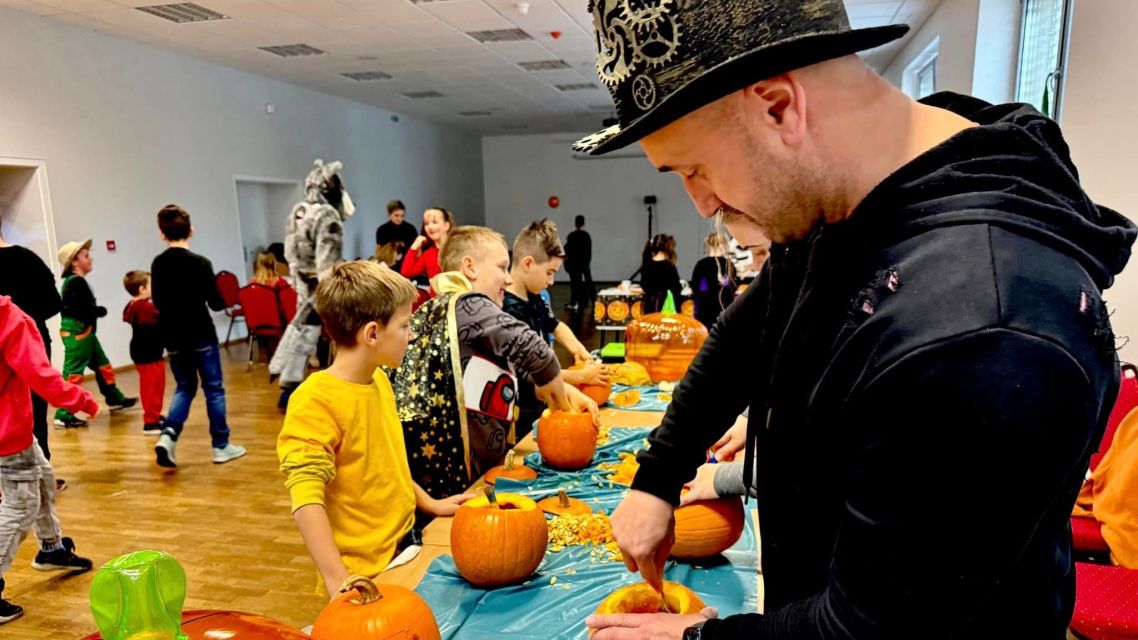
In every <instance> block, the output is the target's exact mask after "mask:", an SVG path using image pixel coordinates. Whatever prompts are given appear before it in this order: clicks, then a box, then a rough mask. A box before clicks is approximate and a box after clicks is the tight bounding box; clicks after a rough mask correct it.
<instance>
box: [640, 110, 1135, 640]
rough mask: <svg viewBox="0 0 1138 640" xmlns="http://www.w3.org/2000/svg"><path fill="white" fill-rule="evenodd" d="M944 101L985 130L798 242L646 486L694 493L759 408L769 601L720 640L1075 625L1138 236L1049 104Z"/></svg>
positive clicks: (736, 308) (709, 375)
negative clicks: (1081, 498)
mask: <svg viewBox="0 0 1138 640" xmlns="http://www.w3.org/2000/svg"><path fill="white" fill-rule="evenodd" d="M926 102H927V103H928V104H931V105H933V106H938V107H942V108H947V109H950V110H952V111H954V112H956V113H958V114H960V115H962V116H964V117H966V118H968V119H970V120H972V121H974V122H977V123H979V124H980V125H982V126H979V127H974V128H971V129H968V130H965V131H963V132H961V133H959V134H957V135H955V136H953V137H952V138H951V139H949V140H948V141H946V142H944V143H943V144H941V145H939V146H937V147H935V148H934V149H932V150H930V151H928V152H927V153H925V154H923V155H922V156H920V157H918V158H917V159H915V160H913V161H912V162H910V163H909V164H907V165H905V166H904V167H902V168H901V169H899V170H898V171H897V172H896V173H894V174H892V175H891V176H889V177H888V178H886V179H885V180H884V181H882V182H881V183H880V184H879V185H878V186H877V187H876V188H875V189H874V190H873V191H872V192H871V193H870V194H869V195H868V196H867V197H866V198H865V200H864V201H862V202H861V203H860V204H859V205H858V207H857V208H856V209H855V211H854V212H853V213H852V214H851V216H850V217H849V218H848V219H847V220H846V221H844V222H841V223H838V224H833V225H826V226H820V227H818V228H816V229H815V230H814V232H813V233H812V234H811V235H810V236H809V238H807V239H806V240H804V241H802V242H800V243H795V244H794V245H791V246H781V247H775V248H774V249H773V250H772V251H771V259H770V261H769V262H768V266H767V267H766V268H764V270H763V272H762V274H761V276H760V277H759V278H758V280H757V281H756V284H755V285H753V286H752V287H751V288H750V289H748V290H747V291H746V293H744V294H743V295H742V296H740V298H739V299H738V300H737V301H736V302H735V303H734V304H733V305H732V306H731V307H730V308H729V309H728V310H727V311H725V312H724V314H723V315H722V316H721V317H720V319H719V321H718V322H717V323H716V325H715V327H714V328H713V330H712V332H711V337H710V338H709V339H708V341H707V342H706V343H705V345H704V347H703V349H702V350H701V352H700V354H699V356H698V357H697V358H696V360H695V362H693V363H692V366H691V368H690V370H689V371H688V374H687V375H686V376H685V377H684V379H683V380H682V381H681V382H680V384H679V385H678V386H677V389H676V392H675V396H674V397H675V399H674V401H673V402H672V404H671V406H670V407H669V409H668V412H667V414H666V416H665V418H664V421H663V423H662V425H661V426H660V428H659V429H657V430H656V431H655V432H654V433H653V435H652V436H651V438H650V443H651V448H650V450H649V451H647V452H643V453H641V455H640V462H641V467H640V472H639V473H638V474H637V476H636V479H635V481H634V483H633V488H635V489H639V490H642V491H647V492H649V493H651V494H654V495H656V496H659V497H661V498H663V499H665V500H668V501H669V502H671V503H673V504H675V503H676V502H677V499H678V496H679V492H680V487H681V485H682V483H683V482H684V481H685V480H687V479H688V478H690V477H692V475H694V472H695V469H696V467H697V466H698V465H699V464H700V463H701V462H702V461H703V454H702V452H703V451H704V450H705V449H706V448H707V447H709V446H710V445H711V444H712V443H713V442H715V440H716V439H717V438H718V437H719V436H721V435H722V434H723V432H724V431H725V430H726V429H727V427H729V426H730V425H731V424H732V423H733V422H734V420H735V417H736V416H738V415H739V413H740V412H741V411H742V410H743V409H744V408H746V407H750V409H751V411H750V416H751V418H750V425H749V429H748V432H749V433H748V438H749V443H750V445H749V447H748V458H750V455H751V454H752V453H753V454H754V456H755V458H754V460H748V464H754V465H756V467H755V469H756V473H757V484H758V486H757V494H758V512H759V519H760V527H761V534H762V536H761V540H762V567H763V578H764V582H765V589H766V594H765V608H764V610H765V612H766V614H765V615H757V614H751V615H742V616H733V617H730V618H726V619H724V620H721V621H710V622H708V623H707V625H706V626H705V627H704V630H703V637H704V638H795V639H798V640H804V639H811V638H825V639H831V638H833V639H837V638H859V639H860V638H906V639H911V638H922V639H927V638H969V639H973V638H1031V639H1032V640H1042V639H1055V640H1060V639H1062V638H1063V637H1064V635H1065V629H1066V627H1067V623H1068V621H1069V620H1070V617H1071V613H1072V610H1073V607H1074V586H1075V583H1074V567H1073V564H1072V561H1071V555H1070V552H1071V549H1070V546H1071V545H1070V529H1069V523H1068V520H1069V516H1070V512H1071V507H1072V505H1073V504H1074V501H1075V496H1076V494H1077V493H1078V490H1079V485H1080V483H1081V481H1082V478H1083V475H1084V473H1085V471H1086V469H1087V464H1088V459H1089V456H1090V454H1091V452H1092V451H1093V450H1094V449H1095V448H1096V447H1097V445H1098V442H1099V439H1100V438H1101V435H1102V432H1103V428H1104V425H1105V422H1106V419H1107V415H1108V414H1109V413H1110V409H1111V405H1112V403H1113V401H1114V398H1115V395H1116V393H1117V389H1118V361H1117V357H1116V355H1115V351H1114V336H1113V334H1112V333H1111V329H1110V322H1109V319H1108V316H1107V313H1106V310H1105V308H1104V305H1103V302H1102V298H1101V294H1102V291H1103V290H1104V289H1106V288H1107V287H1109V286H1110V284H1111V282H1112V280H1113V277H1114V275H1115V274H1117V273H1118V272H1120V271H1121V270H1122V268H1123V266H1124V265H1125V264H1126V262H1127V260H1128V259H1129V257H1130V246H1131V244H1132V243H1133V242H1134V239H1135V235H1136V229H1135V227H1134V225H1133V224H1131V223H1130V222H1129V221H1127V220H1126V219H1124V218H1123V217H1122V216H1120V215H1119V214H1117V213H1115V212H1113V211H1110V210H1109V209H1106V208H1104V207H1097V206H1095V205H1094V204H1093V203H1092V202H1091V201H1090V199H1089V198H1088V197H1087V195H1086V194H1085V193H1084V192H1083V190H1082V188H1081V187H1080V186H1079V182H1078V176H1077V173H1076V171H1075V168H1074V166H1073V164H1072V163H1071V159H1070V157H1069V154H1068V151H1067V146H1066V144H1065V143H1064V141H1063V139H1062V136H1061V134H1060V131H1059V127H1058V126H1057V125H1056V124H1055V123H1054V122H1052V121H1050V120H1048V119H1046V118H1045V117H1043V116H1042V115H1040V114H1039V113H1038V112H1036V111H1035V110H1033V109H1031V108H1030V107H1027V106H1023V105H1005V106H991V105H988V104H986V103H983V102H981V101H979V100H976V99H974V98H968V97H964V96H958V95H954V94H938V95H935V96H932V97H930V98H929V99H928V100H927V101H926ZM740 356H742V357H740ZM740 367H742V369H741V368H740ZM744 477H751V474H750V473H746V472H745V474H744Z"/></svg>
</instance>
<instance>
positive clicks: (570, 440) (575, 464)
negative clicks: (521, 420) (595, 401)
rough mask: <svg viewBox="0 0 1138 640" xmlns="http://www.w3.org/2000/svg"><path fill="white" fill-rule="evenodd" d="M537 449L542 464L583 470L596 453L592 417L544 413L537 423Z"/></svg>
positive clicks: (570, 412)
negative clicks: (539, 452) (542, 461)
mask: <svg viewBox="0 0 1138 640" xmlns="http://www.w3.org/2000/svg"><path fill="white" fill-rule="evenodd" d="M537 448H538V451H541V458H542V459H543V460H545V463H546V464H548V465H549V466H551V467H554V468H557V469H566V470H570V471H572V470H576V469H584V468H585V467H587V466H589V463H590V462H592V461H593V453H594V452H596V450H597V428H596V426H594V425H593V416H592V415H590V414H588V413H577V412H576V411H560V410H558V411H550V410H549V409H546V410H545V411H544V412H543V413H542V414H541V419H540V420H538V421H537Z"/></svg>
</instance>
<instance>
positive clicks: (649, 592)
mask: <svg viewBox="0 0 1138 640" xmlns="http://www.w3.org/2000/svg"><path fill="white" fill-rule="evenodd" d="M664 599H665V600H667V603H668V607H667V608H668V610H670V611H671V612H672V613H679V614H683V615H691V614H695V613H699V612H700V611H702V610H703V608H704V607H705V606H707V605H705V604H704V603H703V600H701V599H700V597H699V596H698V595H696V593H695V592H694V591H692V590H691V589H688V588H687V587H685V586H684V585H682V584H680V583H678V582H671V581H668V580H665V581H664ZM663 605H664V603H663V602H662V601H661V600H660V594H659V592H657V591H656V590H655V589H653V588H652V587H651V586H649V584H648V583H647V582H638V583H636V584H632V585H629V586H627V587H622V588H620V589H617V590H616V591H614V592H612V594H611V595H609V597H607V598H605V599H604V602H601V606H599V607H597V613H598V614H600V615H612V614H616V613H666V611H665V609H664V606H663Z"/></svg>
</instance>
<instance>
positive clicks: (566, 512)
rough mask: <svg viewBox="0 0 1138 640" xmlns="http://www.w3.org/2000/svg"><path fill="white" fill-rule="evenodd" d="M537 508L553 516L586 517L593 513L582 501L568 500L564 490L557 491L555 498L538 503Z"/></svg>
mask: <svg viewBox="0 0 1138 640" xmlns="http://www.w3.org/2000/svg"><path fill="white" fill-rule="evenodd" d="M537 506H539V507H541V510H542V511H544V512H546V513H551V514H553V515H555V516H587V515H589V514H590V513H592V512H593V510H592V509H590V508H589V505H587V504H585V501H584V500H578V499H576V498H570V497H569V494H567V493H565V490H564V489H558V490H557V495H555V496H549V497H548V498H545V499H544V500H540V501H538V503H537Z"/></svg>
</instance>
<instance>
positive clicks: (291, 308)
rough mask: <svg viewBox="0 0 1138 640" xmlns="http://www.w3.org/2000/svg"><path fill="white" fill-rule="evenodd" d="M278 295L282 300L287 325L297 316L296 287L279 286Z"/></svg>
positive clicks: (282, 313) (283, 315) (282, 312)
mask: <svg viewBox="0 0 1138 640" xmlns="http://www.w3.org/2000/svg"><path fill="white" fill-rule="evenodd" d="M277 296H278V297H279V298H280V301H281V315H282V317H283V318H284V323H285V324H286V325H287V324H288V323H290V322H292V319H293V318H295V317H296V298H297V296H296V289H293V288H292V287H289V286H284V287H279V288H277Z"/></svg>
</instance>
